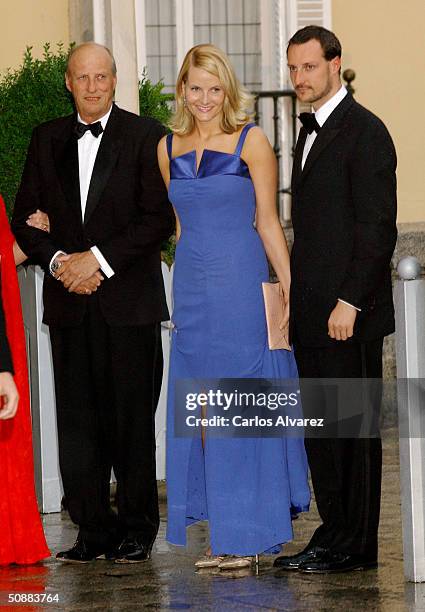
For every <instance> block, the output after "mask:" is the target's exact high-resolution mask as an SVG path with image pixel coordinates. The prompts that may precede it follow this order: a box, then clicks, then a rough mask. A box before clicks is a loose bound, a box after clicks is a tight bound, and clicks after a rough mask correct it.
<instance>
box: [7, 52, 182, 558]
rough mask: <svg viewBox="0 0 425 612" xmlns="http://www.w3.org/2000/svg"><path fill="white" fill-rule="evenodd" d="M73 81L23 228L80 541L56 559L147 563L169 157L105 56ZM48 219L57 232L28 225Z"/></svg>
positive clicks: (34, 153)
mask: <svg viewBox="0 0 425 612" xmlns="http://www.w3.org/2000/svg"><path fill="white" fill-rule="evenodd" d="M65 81H66V87H67V88H68V90H69V91H70V92H71V93H72V95H73V98H74V102H75V107H76V112H75V113H74V114H73V115H71V116H68V117H62V118H59V119H55V120H53V121H49V122H47V123H44V124H42V125H40V126H38V127H37V128H36V129H35V130H34V132H33V136H32V139H31V144H30V146H29V150H28V156H27V160H26V164H25V168H24V172H23V176H22V182H21V185H20V188H19V191H18V195H17V198H16V204H15V210H14V214H13V221H12V228H13V232H14V234H15V236H16V238H17V240H18V242H19V244H20V245H21V246H22V248H23V249H24V251H25V253H27V254H28V255H29V256H30V257H31V258H32V260H33V261H34V262H36V263H38V264H40V265H41V266H42V267H43V268H44V270H45V272H46V274H45V279H44V287H43V301H44V319H43V320H44V322H45V323H47V325H49V330H50V339H51V345H52V355H53V365H54V374H55V389H56V408H57V424H58V437H59V459H60V468H61V475H62V481H63V486H64V492H65V498H66V501H67V507H68V510H69V513H70V516H71V518H72V520H73V521H74V523H76V524H77V525H78V528H79V532H78V538H77V541H76V543H75V545H74V546H73V547H72V548H71V549H69V550H65V551H62V552H59V553H58V554H57V558H58V559H59V560H61V561H66V562H74V563H75V562H82V563H84V562H88V561H92V560H94V559H98V558H105V557H106V558H108V559H115V560H116V561H120V562H140V561H145V560H147V559H148V558H149V556H150V551H151V548H152V544H153V542H154V540H155V537H156V534H157V530H158V526H159V514H158V500H157V489H156V474H155V437H154V414H155V408H156V404H157V400H158V397H159V392H160V387H161V380H162V349H161V338H160V321H161V320H164V319H167V318H168V312H167V306H166V301H165V294H164V287H163V280H162V275H161V267H160V246H161V243H162V241H163V240H164V239H166V238H167V237H168V236H169V235H170V234H171V232H172V230H173V212H172V208H171V205H170V204H169V202H168V198H167V193H166V191H165V188H164V184H163V181H162V178H161V175H160V172H159V169H158V165H157V156H156V148H157V143H158V141H159V139H160V138H161V137H162V136H163V134H164V129H163V128H162V126H161V125H159V124H158V123H157V122H156V121H155V120H153V119H147V118H141V117H139V116H137V115H134V114H132V113H129V112H126V111H124V110H122V109H120V108H118V106H116V105H115V104H114V102H113V96H114V90H115V86H116V82H117V76H116V65H115V61H114V58H113V57H112V55H111V53H110V51H109V50H108V49H107V48H106V47H103V46H101V45H98V44H95V43H84V44H82V45H80V46H77V47H75V48H74V49H73V50H72V51H71V53H70V56H69V60H68V66H67V70H66V75H65ZM36 208H39V209H41V210H43V211H45V212H46V213H47V214H48V216H49V220H50V233H46V232H43V231H41V230H39V229H37V228H34V227H30V226H29V225H27V223H26V218H27V217H28V213H29V212H32V211H33V210H34V209H36ZM112 467H113V469H114V472H115V475H116V478H117V496H116V502H117V508H118V513H115V512H114V511H113V510H112V509H111V505H110V491H109V489H110V487H109V482H110V477H111V468H112Z"/></svg>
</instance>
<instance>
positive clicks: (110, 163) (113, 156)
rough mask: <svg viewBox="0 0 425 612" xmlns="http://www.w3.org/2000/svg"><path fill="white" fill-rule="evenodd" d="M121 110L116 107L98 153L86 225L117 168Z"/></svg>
mask: <svg viewBox="0 0 425 612" xmlns="http://www.w3.org/2000/svg"><path fill="white" fill-rule="evenodd" d="M119 112H120V111H119V109H118V108H117V107H116V106H115V105H114V106H113V108H112V112H111V114H110V117H109V120H108V123H107V124H106V128H105V131H104V133H103V136H102V141H101V143H100V146H99V150H98V152H97V156H96V161H95V164H94V168H93V173H92V176H91V181H90V187H89V192H88V194H87V203H86V210H85V214H84V223H85V224H86V223H87V222H88V220H89V218H90V216H91V215H92V214H93V211H94V210H95V208H96V206H97V205H98V203H99V200H100V198H101V195H102V193H103V191H104V189H105V187H106V184H107V182H108V180H109V177H110V175H111V172H112V170H113V168H114V166H115V163H116V160H117V157H118V153H119V150H120V147H121V144H122V140H121V136H120V125H119V124H120V121H119Z"/></svg>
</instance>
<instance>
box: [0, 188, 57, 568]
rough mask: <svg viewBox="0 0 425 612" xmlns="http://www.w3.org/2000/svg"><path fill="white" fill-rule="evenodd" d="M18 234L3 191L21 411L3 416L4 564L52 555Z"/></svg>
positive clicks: (6, 303) (0, 515)
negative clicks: (41, 494) (38, 475)
mask: <svg viewBox="0 0 425 612" xmlns="http://www.w3.org/2000/svg"><path fill="white" fill-rule="evenodd" d="M13 242H14V238H13V235H12V233H11V232H10V229H9V224H8V221H7V217H6V212H5V208H4V203H3V200H2V198H1V196H0V255H1V263H0V265H1V288H2V298H3V309H4V315H5V320H6V332H7V338H8V340H9V345H10V350H11V353H12V360H13V368H14V371H15V383H16V386H17V387H18V391H19V396H20V400H19V406H18V412H17V414H16V416H15V418H13V419H9V420H6V421H3V420H0V565H8V564H10V563H19V564H29V563H36V562H37V561H40V560H41V559H44V558H46V557H49V556H50V552H49V549H48V548H47V545H46V540H45V538H44V533H43V528H42V525H41V521H40V515H39V513H38V508H37V501H36V497H35V489H34V465H33V454H32V433H31V415H30V403H29V388H28V373H27V361H26V352H25V336H24V328H23V324H22V311H21V303H20V295H19V286H18V279H17V276H16V268H15V263H14V259H13V250H12V247H13Z"/></svg>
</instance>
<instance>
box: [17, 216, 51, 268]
mask: <svg viewBox="0 0 425 612" xmlns="http://www.w3.org/2000/svg"><path fill="white" fill-rule="evenodd" d="M27 224H28V225H30V226H31V227H37V228H38V229H40V230H42V231H43V232H50V222H49V217H48V216H47V215H46V213H44V212H42V211H41V210H36V211H35V213H32V214H31V215H30V216H29V217H28V219H27ZM13 257H14V259H15V265H17V266H19V265H20V264H21V263H23V262H24V261H25V260H26V259H28V257H27V255H25V253H24V252H23V250H22V249H21V247H20V246H19V244H18V243H17V242H16V240H15V242H14V243H13Z"/></svg>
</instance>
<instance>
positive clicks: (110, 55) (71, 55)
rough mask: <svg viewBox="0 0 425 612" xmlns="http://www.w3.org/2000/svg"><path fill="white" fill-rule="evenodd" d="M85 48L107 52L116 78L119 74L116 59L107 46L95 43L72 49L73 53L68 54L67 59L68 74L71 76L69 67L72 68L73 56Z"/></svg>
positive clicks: (86, 43)
mask: <svg viewBox="0 0 425 612" xmlns="http://www.w3.org/2000/svg"><path fill="white" fill-rule="evenodd" d="M83 47H98V48H99V49H104V50H105V51H106V53H107V54H108V55H109V57H110V58H111V69H112V74H113V75H114V76H116V74H117V65H116V63H115V58H114V56H113V55H112V52H111V50H110V49H108V47H105V45H100V44H99V43H96V42H94V41H91V42H83V43H81V44H80V45H76V46H75V47H72V49H71V51H70V52H69V54H68V59H67V62H66V74H69V66H70V63H71V60H72V58H73V56H74V55H75V53H77V51H79V50H80V49H82V48H83Z"/></svg>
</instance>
